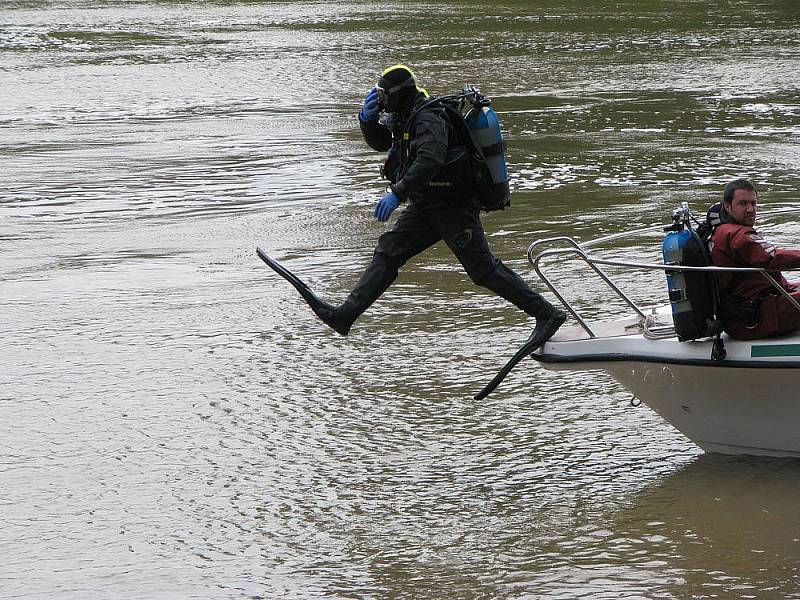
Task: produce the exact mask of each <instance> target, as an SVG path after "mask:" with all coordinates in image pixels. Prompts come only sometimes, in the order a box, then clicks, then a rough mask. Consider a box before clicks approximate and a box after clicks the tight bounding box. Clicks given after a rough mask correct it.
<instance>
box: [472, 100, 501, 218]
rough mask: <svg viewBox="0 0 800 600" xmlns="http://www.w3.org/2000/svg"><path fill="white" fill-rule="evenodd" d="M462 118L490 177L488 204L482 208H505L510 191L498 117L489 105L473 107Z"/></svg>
mask: <svg viewBox="0 0 800 600" xmlns="http://www.w3.org/2000/svg"><path fill="white" fill-rule="evenodd" d="M464 118H465V120H466V122H467V127H469V130H470V133H471V134H472V137H473V139H474V140H475V143H476V144H477V145H478V146H479V147H480V149H481V151H482V152H483V156H484V158H485V159H486V166H487V167H488V171H489V174H490V175H491V179H492V186H491V190H490V193H489V198H487V199H486V200H485V201H484V202H485V203H486V204H487V205H488V206H487V207H484V208H486V210H496V209H500V208H505V207H506V206H508V205H509V204H510V201H509V197H510V195H511V191H510V189H509V186H508V168H507V166H506V144H505V141H503V134H502V132H501V131H500V119H498V118H497V113H496V112H495V111H494V109H493V108H492V107H491V106H490V105H487V106H480V107H474V108H472V109H471V110H470V111H469V112H468V113H467V114H466V116H465V117H464Z"/></svg>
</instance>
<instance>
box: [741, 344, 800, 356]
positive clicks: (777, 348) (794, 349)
mask: <svg viewBox="0 0 800 600" xmlns="http://www.w3.org/2000/svg"><path fill="white" fill-rule="evenodd" d="M750 356H751V357H752V358H758V357H764V356H800V344H772V345H769V346H752V347H751V348H750Z"/></svg>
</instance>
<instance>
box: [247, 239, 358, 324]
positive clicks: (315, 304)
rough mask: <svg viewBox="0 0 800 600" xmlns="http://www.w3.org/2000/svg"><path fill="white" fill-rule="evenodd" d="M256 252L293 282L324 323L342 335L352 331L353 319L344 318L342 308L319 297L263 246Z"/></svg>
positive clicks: (269, 265)
mask: <svg viewBox="0 0 800 600" xmlns="http://www.w3.org/2000/svg"><path fill="white" fill-rule="evenodd" d="M256 254H258V258H260V259H261V260H263V261H264V262H265V263H266V264H267V266H268V267H269V268H270V269H272V270H273V271H275V272H276V273H277V274H278V275H280V276H281V277H283V278H284V279H285V280H286V281H288V282H289V283H291V284H292V286H294V289H296V290H297V291H298V292H300V295H301V296H302V297H303V300H305V301H306V304H308V305H309V306H310V307H311V310H313V311H314V314H315V315H317V317H319V319H320V320H321V321H322V322H323V323H325V324H326V325H328V327H331V328H332V329H334V330H335V331H336V332H337V333H339V334H340V335H347V332H348V331H350V326H351V325H352V324H353V323H352V320H349V321H348V320H347V319H344V318H343V317H342V315H341V311H340V310H338V309H337V308H336V307H334V306H331V305H330V304H328V303H327V302H324V301H322V300H320V299H319V297H317V295H316V294H315V293H314V292H312V291H311V288H310V287H308V285H306V283H305V281H303V280H302V279H300V278H299V277H298V276H297V275H295V274H294V273H292V272H291V271H290V270H289V269H287V268H286V267H284V266H283V265H282V264H281V263H279V262H278V261H277V260H275V259H274V258H270V257H269V256H268V255H267V253H266V252H264V251H263V250H262V249H261V248H256Z"/></svg>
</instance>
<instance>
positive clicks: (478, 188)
mask: <svg viewBox="0 0 800 600" xmlns="http://www.w3.org/2000/svg"><path fill="white" fill-rule="evenodd" d="M467 104H469V105H470V108H469V110H468V111H467V112H466V114H464V112H463V110H464V108H465V106H466V105H467ZM431 108H438V109H440V110H442V111H443V116H444V118H445V119H446V121H447V124H448V130H449V131H448V133H449V136H448V137H449V140H448V149H447V158H446V159H445V163H444V165H443V166H442V168H441V170H440V172H439V173H438V174H437V175H436V176H435V177H433V178H432V179H431V181H429V182H428V184H427V186H426V190H425V191H424V192H423V193H424V194H425V195H431V196H435V197H439V198H453V199H458V198H463V197H465V196H476V197H477V198H478V201H479V203H480V207H481V209H482V210H484V211H487V212H489V211H494V210H501V209H505V208H506V207H507V206H509V205H510V204H511V200H510V196H511V192H510V188H509V183H508V168H507V166H506V143H505V141H504V140H503V135H502V132H501V130H500V120H499V119H498V117H497V113H496V112H495V111H494V109H493V108H492V101H491V99H490V98H487V97H486V96H484V95H483V94H481V93H480V90H478V89H477V88H476V87H474V86H470V85H465V86H464V90H463V92H462V93H460V94H455V95H452V96H442V97H438V98H433V99H431V100H429V101H428V102H426V103H425V104H423V105H422V106H420V107H418V108H416V109H415V110H414V112H412V113H411V115H410V116H409V117H408V120H407V121H406V124H405V127H404V130H403V133H402V138H401V145H400V157H399V162H400V167H399V171H400V172H402V171H403V170H404V169H405V168H407V166H408V164H409V162H410V160H411V157H410V156H409V150H410V147H411V142H412V141H413V140H412V136H411V132H412V130H413V125H414V120H415V118H416V117H417V116H418V115H419V113H420V112H421V111H423V110H427V109H431Z"/></svg>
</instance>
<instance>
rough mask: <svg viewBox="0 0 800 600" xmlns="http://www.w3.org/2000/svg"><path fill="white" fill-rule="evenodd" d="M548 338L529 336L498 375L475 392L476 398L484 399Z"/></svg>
mask: <svg viewBox="0 0 800 600" xmlns="http://www.w3.org/2000/svg"><path fill="white" fill-rule="evenodd" d="M545 341H546V340H540V339H539V336H531V337H530V338H528V341H527V342H525V343H524V344H522V346H520V349H519V350H517V352H516V354H514V356H512V357H511V359H510V360H509V361H508V362H507V363H506V365H505V366H504V367H503V368H502V369H500V371H498V373H497V375H495V376H494V379H492V380H491V381H490V382H489V383H487V384H486V386H485V387H484V388H483V389H482V390H481V391H480V392H478V393H477V394H475V396H474V399H475V400H483V399H484V398H486V396H488V395H489V394H491V393H492V392H493V391H494V390H495V389H496V388H497V386H498V385H500V383H501V382H502V381H503V379H505V378H506V375H508V374H509V373H511V369H513V368H514V367H516V366H517V363H518V362H519V361H521V360H522V359H523V358H525V357H526V356H528V355H529V354H533V353H534V352H536V351H537V350H538V349H539V347H540V346H541V345H542V344H544V342H545Z"/></svg>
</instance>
